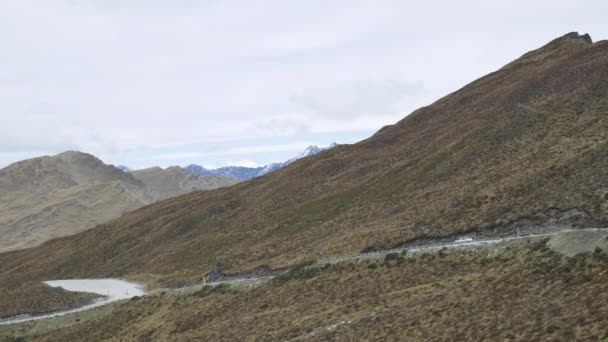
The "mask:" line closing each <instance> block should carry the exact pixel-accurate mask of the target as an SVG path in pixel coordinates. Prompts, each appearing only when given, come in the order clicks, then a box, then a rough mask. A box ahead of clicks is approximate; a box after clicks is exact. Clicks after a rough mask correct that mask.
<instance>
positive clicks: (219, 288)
mask: <svg viewBox="0 0 608 342" xmlns="http://www.w3.org/2000/svg"><path fill="white" fill-rule="evenodd" d="M235 292H236V291H234V290H233V289H232V288H230V285H228V284H219V285H215V286H211V285H207V286H204V287H203V288H202V289H200V290H198V291H196V292H195V293H194V294H193V296H196V297H201V298H202V297H207V296H210V295H213V294H218V295H222V294H226V293H235Z"/></svg>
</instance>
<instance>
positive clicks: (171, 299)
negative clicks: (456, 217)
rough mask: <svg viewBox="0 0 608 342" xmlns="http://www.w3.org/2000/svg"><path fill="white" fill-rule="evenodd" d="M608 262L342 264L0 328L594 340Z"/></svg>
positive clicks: (534, 256)
mask: <svg viewBox="0 0 608 342" xmlns="http://www.w3.org/2000/svg"><path fill="white" fill-rule="evenodd" d="M607 257H608V255H606V254H602V253H592V254H585V255H578V256H577V257H574V258H567V257H564V256H562V255H560V254H558V253H554V252H552V251H551V250H549V249H548V248H546V246H544V245H543V242H542V241H540V242H535V243H530V244H526V245H525V247H516V248H511V249H509V250H503V251H502V252H500V253H498V254H495V253H492V252H491V251H488V250H485V249H481V250H473V251H454V252H445V253H437V254H424V255H406V256H405V257H403V256H398V257H396V258H391V259H389V258H385V259H384V260H382V259H380V260H364V261H360V262H356V263H354V262H353V263H351V262H349V263H341V264H337V265H327V266H325V267H322V268H317V269H311V270H308V271H299V272H291V273H289V274H287V275H286V276H283V277H280V278H276V279H274V280H272V281H270V282H268V283H265V284H262V285H260V286H253V287H248V286H237V285H233V286H230V287H223V286H218V287H215V288H211V290H209V288H207V289H203V290H199V291H196V292H190V293H187V292H186V293H178V294H169V293H165V294H164V295H151V296H146V297H142V298H138V299H134V300H131V301H129V302H126V303H124V304H122V305H120V306H118V307H117V308H115V309H114V310H113V311H112V313H111V314H108V315H105V316H103V317H99V318H97V319H93V320H89V321H83V322H78V323H76V324H73V325H72V326H67V327H65V328H60V329H56V330H54V331H53V329H51V331H49V328H48V326H53V325H51V324H49V323H45V324H39V326H38V327H37V326H36V325H34V324H32V325H31V326H32V327H33V328H32V329H31V330H29V329H28V330H26V332H25V333H24V332H23V329H20V330H17V329H15V330H14V331H10V330H8V329H2V327H0V338H1V336H2V335H3V334H5V335H6V336H25V337H26V340H27V341H30V340H35V341H73V340H79V339H80V338H81V337H82V336H86V337H87V338H88V339H89V340H94V341H106V340H110V341H121V340H122V341H146V340H148V341H249V340H251V341H361V340H363V341H370V340H372V341H387V340H388V341H504V340H509V341H512V340H516V341H596V340H601V339H603V338H605V336H606V326H607V324H608V306H607V304H608V298H607V296H606V295H605V286H606V282H607V281H608V263H607V262H606V258H607ZM573 288H574V289H576V290H575V291H573ZM59 327H60V326H59ZM59 327H58V328H59ZM37 333H39V334H41V336H37ZM28 335H31V338H30V336H28Z"/></svg>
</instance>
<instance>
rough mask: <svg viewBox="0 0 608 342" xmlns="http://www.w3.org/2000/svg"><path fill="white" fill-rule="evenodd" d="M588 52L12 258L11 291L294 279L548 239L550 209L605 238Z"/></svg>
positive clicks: (607, 210) (606, 99)
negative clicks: (334, 268) (22, 286)
mask: <svg viewBox="0 0 608 342" xmlns="http://www.w3.org/2000/svg"><path fill="white" fill-rule="evenodd" d="M578 37H579V35H578V34H577V35H576V36H573V35H572V34H569V35H566V36H564V37H562V39H559V40H555V41H552V42H550V43H549V44H547V45H545V46H543V47H541V48H540V49H537V50H535V51H532V53H527V54H524V55H523V56H522V57H520V58H519V59H517V60H515V61H513V62H511V63H509V64H507V65H505V66H504V67H503V68H501V69H499V70H497V71H495V72H493V73H490V74H488V75H486V76H484V77H482V78H480V79H478V80H476V81H473V82H471V83H469V84H468V85H466V86H464V87H462V88H461V89H459V90H457V91H455V92H454V93H451V94H449V95H448V96H446V97H444V98H442V99H440V100H438V101H436V102H435V103H433V104H431V105H429V106H426V107H422V108H420V109H418V110H416V111H414V112H412V113H411V114H410V115H408V116H406V117H405V118H404V119H402V120H400V121H399V122H397V123H396V124H394V125H391V126H387V127H385V128H383V129H382V130H380V131H379V132H377V133H376V134H374V135H373V136H372V137H370V138H368V139H366V140H364V141H362V142H359V143H357V144H353V145H342V146H337V147H335V148H332V149H330V150H329V151H327V152H326V153H321V154H318V155H316V156H313V157H310V158H303V159H300V160H297V161H295V162H293V163H292V164H290V165H288V166H286V167H285V168H282V169H280V170H277V171H276V172H273V173H271V174H269V175H267V176H265V177H260V178H255V179H252V180H249V181H247V182H243V183H239V184H236V185H234V186H232V187H229V188H221V189H216V190H212V191H197V192H192V193H190V194H187V195H183V196H179V197H177V198H173V199H170V200H166V201H161V202H157V203H155V204H152V205H149V206H146V207H143V208H141V209H138V210H136V211H133V212H130V213H128V214H126V215H124V216H123V217H121V218H119V219H117V220H114V221H112V222H109V223H108V224H105V225H102V226H99V227H97V228H95V229H92V230H89V231H86V232H84V233H80V234H77V235H74V236H71V237H67V238H61V239H57V240H53V241H50V242H47V243H46V244H44V245H42V246H40V247H38V248H33V249H29V250H24V251H18V252H13V253H10V254H0V280H2V281H3V284H5V285H4V286H12V285H14V284H17V283H20V282H24V281H35V280H44V279H45V278H49V277H51V278H56V277H59V276H61V277H99V276H131V277H135V276H138V275H139V276H142V275H144V274H153V275H155V276H157V277H158V278H157V279H159V281H160V282H161V283H162V284H163V285H178V284H183V283H184V282H188V281H194V280H196V279H200V276H202V275H204V274H206V273H207V272H209V271H210V270H211V269H212V267H213V266H214V265H216V264H218V263H221V264H222V265H224V267H225V268H224V269H225V272H227V273H238V272H242V271H246V270H251V269H254V268H255V267H259V266H265V267H270V268H282V267H287V266H292V265H295V264H298V263H304V262H310V261H312V260H314V259H317V258H322V257H326V256H331V255H344V254H353V253H357V252H360V251H362V250H364V249H370V248H385V247H391V246H395V245H399V244H402V243H405V242H408V241H413V240H416V239H424V238H429V237H441V236H450V235H452V234H457V233H463V232H469V231H474V230H480V229H487V230H493V231H496V232H498V233H500V232H501V231H502V232H504V231H507V230H509V229H513V227H516V226H517V225H535V224H545V223H548V224H550V223H551V222H552V220H554V218H553V217H552V214H551V210H557V211H558V212H562V211H563V212H568V211H569V210H573V211H572V212H573V213H575V216H576V217H575V218H573V219H572V224H573V225H575V226H576V225H585V224H587V223H588V222H594V223H606V222H608V201H607V198H606V196H605V195H603V194H604V193H605V192H602V191H606V189H607V188H608V187H607V185H606V184H608V174H606V171H605V170H608V136H607V134H606V132H608V117H607V116H606V115H605V113H606V112H608V96H607V95H608V81H607V80H608V44H607V43H606V42H605V41H601V42H596V43H592V44H587V43H585V44H582V43H581V41H580V39H579V38H578ZM66 246H71V248H70V249H67V248H66ZM42 256H44V258H43V257H42ZM40 260H43V261H42V262H41V261H40Z"/></svg>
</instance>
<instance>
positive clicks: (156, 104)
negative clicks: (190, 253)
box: [0, 0, 608, 166]
mask: <svg viewBox="0 0 608 342" xmlns="http://www.w3.org/2000/svg"><path fill="white" fill-rule="evenodd" d="M607 11H608V3H607V2H605V1H587V2H584V3H583V2H580V1H574V0H557V1H548V0H539V1H534V2H530V1H523V0H515V1H494V2H487V1H459V2H453V1H438V0H430V1H427V2H416V3H411V2H405V1H397V0H394V1H391V0H379V1H373V2H371V1H370V2H358V1H346V0H336V1H320V0H311V1H301V2H285V1H279V0H267V1H261V0H260V1H256V0H252V1H236V0H228V1H219V0H217V1H216V0H209V1H193V0H175V1H169V0H150V1H144V0H121V1H119V0H110V1H108V0H48V1H36V0H22V1H0V46H2V53H0V154H1V156H0V166H2V165H6V164H7V163H9V162H11V161H15V160H18V159H21V158H25V157H29V156H31V155H35V154H45V153H57V152H61V151H63V150H67V149H76V148H78V149H81V150H86V151H88V152H91V153H93V154H96V155H103V156H104V160H107V161H108V162H114V163H122V164H127V165H129V164H131V163H133V164H136V163H139V162H141V163H144V161H143V160H145V163H154V162H157V161H158V160H157V159H156V157H157V156H160V157H163V156H164V158H167V159H166V160H168V161H170V159H169V158H174V157H175V155H177V154H180V153H181V157H182V158H188V157H200V158H214V159H213V162H214V163H217V164H223V163H225V162H227V161H230V160H239V159H243V160H245V159H250V160H252V161H254V162H256V163H259V164H263V163H264V162H265V161H264V160H262V159H261V158H262V157H261V156H262V155H265V153H275V152H264V148H265V146H268V145H273V146H281V145H286V144H287V145H288V144H293V143H299V142H302V141H306V142H310V141H315V139H316V138H315V137H316V135H318V134H326V135H336V136H341V137H342V138H348V137H347V134H352V136H353V137H354V136H358V135H356V134H359V133H354V132H361V131H373V130H375V129H378V128H380V127H382V126H383V125H386V124H389V123H392V122H395V121H397V120H399V119H400V118H402V117H403V116H404V115H406V114H407V113H409V112H410V111H412V110H414V109H415V108H416V107H418V106H421V105H426V104H428V103H430V102H432V101H433V100H435V99H437V98H438V97H440V96H443V95H445V94H447V93H448V92H450V91H454V90H456V89H457V88H459V87H461V86H462V85H464V84H465V83H467V82H469V81H471V80H473V79H475V78H476V77H479V76H482V75H483V74H486V73H488V72H490V71H493V70H495V69H496V68H498V67H500V66H502V65H504V64H505V63H507V62H509V61H510V60H512V59H513V58H516V57H518V56H519V55H521V54H523V53H524V52H526V51H528V50H530V49H533V48H537V47H538V46H540V45H542V44H544V43H545V42H547V41H548V40H550V39H552V38H554V37H556V36H558V35H561V34H564V33H566V32H568V31H574V30H580V31H584V32H587V31H588V32H589V33H591V34H592V36H593V37H594V38H596V39H597V38H606V37H607V36H608V28H607V27H606V25H605V18H604V15H603V13H605V12H607ZM332 140H333V139H332ZM335 140H339V139H335ZM230 141H232V142H238V141H247V146H241V147H242V148H240V149H239V148H233V149H231V150H224V151H220V150H221V149H220V150H218V151H213V148H212V146H215V145H218V146H223V145H226V142H230ZM252 141H254V143H253V145H261V146H259V147H256V146H250V145H251V142H252ZM242 144H245V143H242ZM193 145H196V146H193ZM237 145H238V144H237ZM186 147H188V148H186ZM251 149H253V150H251ZM167 150H170V151H167ZM194 150H195V151H203V152H200V153H202V155H201V154H200V153H199V152H192V151H194ZM254 151H262V152H254ZM284 152H285V153H288V151H284ZM192 153H195V154H194V155H193V154H192ZM222 153H223V154H222ZM276 153H278V152H276ZM171 154H174V156H173V157H171V156H170V155H171ZM249 154H251V156H250V155H249ZM222 158H223V159H222ZM146 166H150V165H146Z"/></svg>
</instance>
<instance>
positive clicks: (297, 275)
mask: <svg viewBox="0 0 608 342" xmlns="http://www.w3.org/2000/svg"><path fill="white" fill-rule="evenodd" d="M318 272H319V270H318V269H316V268H312V267H305V266H298V267H295V268H292V269H291V270H289V272H287V273H283V274H281V275H280V276H278V277H276V278H275V280H276V281H278V282H288V281H291V280H306V279H310V278H312V277H314V276H315V275H316V274H317V273H318Z"/></svg>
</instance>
